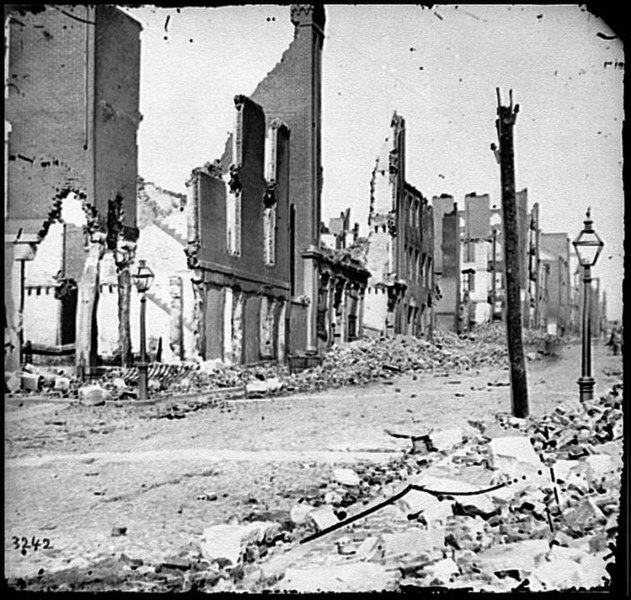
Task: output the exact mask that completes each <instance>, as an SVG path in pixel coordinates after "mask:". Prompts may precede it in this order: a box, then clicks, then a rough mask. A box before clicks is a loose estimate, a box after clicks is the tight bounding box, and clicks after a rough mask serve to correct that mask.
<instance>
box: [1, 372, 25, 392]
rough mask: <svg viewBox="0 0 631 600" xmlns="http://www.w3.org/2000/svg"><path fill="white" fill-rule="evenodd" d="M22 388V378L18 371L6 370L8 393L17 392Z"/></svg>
mask: <svg viewBox="0 0 631 600" xmlns="http://www.w3.org/2000/svg"><path fill="white" fill-rule="evenodd" d="M21 388H22V379H21V377H20V376H19V375H17V374H16V373H11V372H8V371H5V372H4V389H5V391H6V392H7V393H8V394H15V392H19V391H20V389H21Z"/></svg>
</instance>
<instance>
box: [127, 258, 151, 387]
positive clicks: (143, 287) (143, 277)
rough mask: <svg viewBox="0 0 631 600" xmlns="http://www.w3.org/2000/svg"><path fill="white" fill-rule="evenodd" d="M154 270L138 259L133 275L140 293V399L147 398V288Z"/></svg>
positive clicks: (149, 285)
mask: <svg viewBox="0 0 631 600" xmlns="http://www.w3.org/2000/svg"><path fill="white" fill-rule="evenodd" d="M153 277H154V275H153V271H152V270H151V269H150V268H149V267H148V266H147V264H146V261H144V260H139V261H138V270H137V271H136V272H135V273H134V274H133V275H132V278H133V280H134V285H135V286H136V289H137V290H138V293H139V294H140V362H139V363H138V400H146V399H147V366H148V365H147V344H146V337H147V336H146V334H145V313H146V304H147V296H146V293H147V290H148V289H149V288H150V287H151V283H152V282H153Z"/></svg>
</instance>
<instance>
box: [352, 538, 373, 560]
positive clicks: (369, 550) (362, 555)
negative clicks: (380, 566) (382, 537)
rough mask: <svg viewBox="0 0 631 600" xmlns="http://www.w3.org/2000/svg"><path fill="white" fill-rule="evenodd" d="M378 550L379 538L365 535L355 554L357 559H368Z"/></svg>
mask: <svg viewBox="0 0 631 600" xmlns="http://www.w3.org/2000/svg"><path fill="white" fill-rule="evenodd" d="M378 551H379V538H377V537H374V536H370V537H367V538H366V539H365V540H364V541H363V542H362V543H361V544H360V545H359V546H358V548H357V550H356V551H355V556H356V558H357V559H359V560H370V559H371V558H373V557H374V556H375V555H376V554H377V552H378Z"/></svg>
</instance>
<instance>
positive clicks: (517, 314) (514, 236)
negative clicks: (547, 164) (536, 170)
mask: <svg viewBox="0 0 631 600" xmlns="http://www.w3.org/2000/svg"><path fill="white" fill-rule="evenodd" d="M509 98H510V104H509V106H502V101H501V97H500V90H499V88H497V116H498V118H497V120H496V121H495V127H496V128H497V135H498V139H499V144H500V147H499V156H498V152H497V148H496V146H495V144H491V149H492V150H493V151H494V152H495V153H496V158H498V162H499V163H500V177H501V183H502V221H503V226H504V281H505V289H506V312H505V314H506V337H507V343H508V358H509V361H510V377H511V399H512V412H513V416H515V417H519V418H525V417H527V416H528V413H529V411H528V385H527V381H526V361H525V357H524V345H523V340H522V322H521V291H520V287H519V240H518V236H519V231H518V228H517V207H516V203H515V155H514V150H513V126H514V125H515V119H516V117H517V113H518V112H519V104H516V105H515V106H514V107H513V90H510V92H509Z"/></svg>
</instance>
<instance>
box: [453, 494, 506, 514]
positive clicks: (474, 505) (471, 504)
mask: <svg viewBox="0 0 631 600" xmlns="http://www.w3.org/2000/svg"><path fill="white" fill-rule="evenodd" d="M456 504H457V505H458V506H459V512H461V513H463V514H465V515H469V516H480V517H483V518H488V517H490V516H491V515H492V514H494V513H495V512H497V511H498V510H499V508H498V506H496V504H495V503H494V502H493V501H492V500H491V498H489V496H488V495H487V494H479V495H476V496H458V497H457V499H456Z"/></svg>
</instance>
